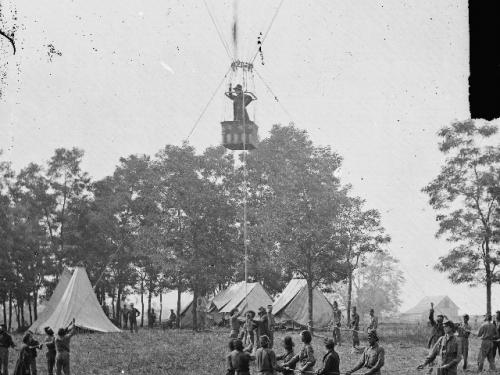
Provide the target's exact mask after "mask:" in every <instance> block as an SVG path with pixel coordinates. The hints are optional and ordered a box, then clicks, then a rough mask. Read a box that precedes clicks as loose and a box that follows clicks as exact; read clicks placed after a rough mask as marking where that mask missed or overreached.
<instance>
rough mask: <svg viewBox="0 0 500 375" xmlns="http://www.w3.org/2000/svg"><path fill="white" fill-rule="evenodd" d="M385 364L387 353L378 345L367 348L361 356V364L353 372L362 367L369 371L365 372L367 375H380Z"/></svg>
mask: <svg viewBox="0 0 500 375" xmlns="http://www.w3.org/2000/svg"><path fill="white" fill-rule="evenodd" d="M384 363H385V351H384V348H382V347H380V346H379V345H378V344H375V345H374V346H368V347H366V348H365V350H364V352H363V355H362V356H361V358H360V360H359V362H358V363H357V365H356V366H354V368H353V369H352V370H351V372H354V371H357V370H359V369H360V368H362V367H366V368H367V369H368V371H365V372H364V374H365V375H369V374H373V375H378V374H380V369H381V368H382V366H384Z"/></svg>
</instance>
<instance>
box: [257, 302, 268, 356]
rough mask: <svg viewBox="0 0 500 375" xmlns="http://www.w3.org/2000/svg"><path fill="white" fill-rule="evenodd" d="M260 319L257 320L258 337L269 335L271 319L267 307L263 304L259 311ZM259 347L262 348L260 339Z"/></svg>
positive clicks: (258, 341)
mask: <svg viewBox="0 0 500 375" xmlns="http://www.w3.org/2000/svg"><path fill="white" fill-rule="evenodd" d="M257 314H258V315H259V320H258V321H257V338H258V337H260V336H267V337H269V320H268V317H267V311H266V309H265V308H264V307H263V306H261V307H259V310H258V311H257ZM257 348H260V340H257Z"/></svg>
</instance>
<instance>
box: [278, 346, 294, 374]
mask: <svg viewBox="0 0 500 375" xmlns="http://www.w3.org/2000/svg"><path fill="white" fill-rule="evenodd" d="M293 357H295V353H294V352H293V349H292V350H290V351H286V352H285V353H283V354H280V355H279V356H277V357H276V360H277V361H283V363H284V364H285V363H287V362H290V361H291V360H292V358H293ZM295 366H296V364H295V363H290V365H289V367H290V370H285V369H284V368H283V366H279V365H278V371H280V372H282V373H283V375H293V374H294V372H293V370H295Z"/></svg>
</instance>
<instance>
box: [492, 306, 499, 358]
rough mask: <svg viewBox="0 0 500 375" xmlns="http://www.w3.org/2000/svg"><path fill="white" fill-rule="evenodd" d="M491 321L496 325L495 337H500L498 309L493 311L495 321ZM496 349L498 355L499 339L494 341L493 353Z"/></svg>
mask: <svg viewBox="0 0 500 375" xmlns="http://www.w3.org/2000/svg"><path fill="white" fill-rule="evenodd" d="M493 323H494V324H495V326H496V327H497V338H500V311H497V312H495V321H494V322H493ZM497 350H498V356H499V357H500V341H495V355H496V352H497Z"/></svg>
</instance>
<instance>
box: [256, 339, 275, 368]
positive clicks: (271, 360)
mask: <svg viewBox="0 0 500 375" xmlns="http://www.w3.org/2000/svg"><path fill="white" fill-rule="evenodd" d="M259 340H260V348H259V349H257V351H256V352H255V362H256V368H257V374H260V375H274V374H275V372H274V371H275V370H276V368H277V365H276V354H275V353H274V350H272V349H271V348H269V337H268V336H266V335H263V336H260V338H259Z"/></svg>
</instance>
